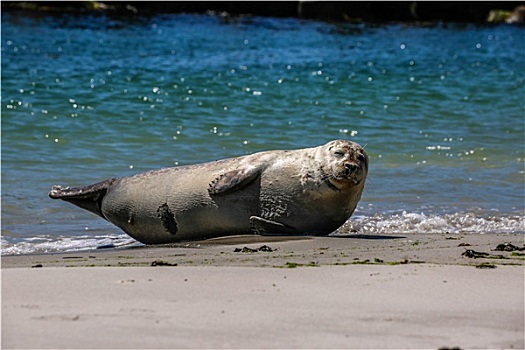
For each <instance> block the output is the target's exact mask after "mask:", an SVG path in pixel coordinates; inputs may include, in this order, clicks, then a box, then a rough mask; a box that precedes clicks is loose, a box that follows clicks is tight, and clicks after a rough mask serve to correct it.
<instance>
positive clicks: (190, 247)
mask: <svg viewBox="0 0 525 350" xmlns="http://www.w3.org/2000/svg"><path fill="white" fill-rule="evenodd" d="M524 237H525V236H524V235H523V234H487V235H480V234H475V235H454V234H436V235H429V234H410V235H397V236H364V235H351V236H346V237H261V236H238V237H227V238H221V239H214V240H208V241H200V242H192V243H181V244H172V245H169V246H155V247H151V246H142V247H136V248H128V249H110V250H96V251H89V252H73V253H49V254H35V255H23V256H3V257H2V269H1V272H2V316H3V318H2V348H5V349H8V348H55V349H66V348H67V349H71V348H78V349H80V348H143V349H146V348H171V349H174V348H229V349H233V348H374V349H378V348H381V349H383V348H384V349H386V348H407V349H416V348H431V349H438V348H453V347H458V348H461V349H466V348H515V349H518V348H523V347H524V345H525V344H524V343H525V341H524V336H523V330H524V318H523V310H524V300H523V295H524V290H523V288H524V274H523V271H524V269H523V267H524V257H523V255H522V254H523V253H524V251H521V250H518V251H512V252H510V251H498V250H495V248H496V247H497V246H498V245H500V244H504V243H510V244H512V245H513V246H514V247H517V248H522V247H523V238H524ZM467 244H469V245H467ZM508 246H509V245H508ZM509 247H510V246H509ZM467 250H470V251H471V252H477V253H480V254H482V253H486V254H489V256H486V255H483V254H482V255H483V257H481V258H474V257H468V254H464V253H465V251H467ZM478 267H479V268H478Z"/></svg>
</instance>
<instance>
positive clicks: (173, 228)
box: [157, 203, 178, 235]
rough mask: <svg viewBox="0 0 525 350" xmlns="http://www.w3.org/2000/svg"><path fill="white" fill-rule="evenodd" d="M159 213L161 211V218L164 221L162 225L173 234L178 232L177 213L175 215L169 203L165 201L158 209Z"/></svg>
mask: <svg viewBox="0 0 525 350" xmlns="http://www.w3.org/2000/svg"><path fill="white" fill-rule="evenodd" d="M157 213H159V218H160V220H161V221H162V226H164V228H165V229H166V231H168V232H169V233H171V234H172V235H175V234H177V230H178V228H177V221H175V215H173V212H172V211H171V210H170V207H169V206H168V203H164V204H163V205H161V206H160V207H159V209H157Z"/></svg>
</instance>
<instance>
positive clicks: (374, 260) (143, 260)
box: [1, 233, 525, 269]
mask: <svg viewBox="0 0 525 350" xmlns="http://www.w3.org/2000/svg"><path fill="white" fill-rule="evenodd" d="M505 243H509V244H511V245H512V246H514V247H516V248H518V249H519V248H521V249H523V248H524V247H525V235H523V234H520V233H514V234H478V233H476V234H450V233H442V234H426V233H421V234H412V233H411V234H398V235H362V234H348V235H338V236H331V237H326V236H325V237H318V236H258V235H243V236H230V237H222V238H214V239H209V240H202V241H194V242H182V243H173V244H166V245H145V246H139V247H121V248H118V247H117V248H107V249H95V250H88V251H78V252H58V253H36V254H24V255H6V256H2V257H1V262H2V269H6V268H17V267H18V268H20V267H82V266H84V267H95V266H137V267H139V266H149V265H151V264H152V263H153V262H154V261H157V260H162V261H164V262H165V263H166V264H171V265H174V264H176V265H178V266H201V265H203V266H211V265H215V266H252V267H288V266H287V263H290V264H296V266H303V265H310V266H321V265H353V264H375V265H398V264H407V263H418V264H424V263H432V264H446V265H468V266H478V265H481V264H489V265H494V266H497V265H520V266H523V265H525V250H518V249H516V250H512V251H510V249H508V248H506V249H507V250H509V251H505V250H497V248H498V246H499V245H502V244H505ZM262 247H264V248H263V249H261V248H262ZM467 251H471V253H468V252H467ZM485 254H487V255H486V256H484V255H485Z"/></svg>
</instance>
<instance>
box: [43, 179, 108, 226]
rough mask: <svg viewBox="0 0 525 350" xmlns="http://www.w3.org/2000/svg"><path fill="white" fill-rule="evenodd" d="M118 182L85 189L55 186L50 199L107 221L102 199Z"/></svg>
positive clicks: (90, 186)
mask: <svg viewBox="0 0 525 350" xmlns="http://www.w3.org/2000/svg"><path fill="white" fill-rule="evenodd" d="M116 180H117V178H113V179H109V180H105V181H102V182H97V183H96V184H93V185H88V186H84V187H73V188H69V187H65V188H64V187H62V186H53V187H52V188H51V191H50V192H49V197H51V198H53V199H62V200H65V201H66V202H69V203H72V204H74V205H76V206H78V207H80V208H82V209H86V210H88V211H90V212H92V213H95V214H97V215H98V216H100V217H102V218H104V219H105V217H104V214H102V209H101V206H102V199H103V198H104V196H105V195H106V193H107V191H108V189H109V188H110V187H111V185H113V183H115V181H116Z"/></svg>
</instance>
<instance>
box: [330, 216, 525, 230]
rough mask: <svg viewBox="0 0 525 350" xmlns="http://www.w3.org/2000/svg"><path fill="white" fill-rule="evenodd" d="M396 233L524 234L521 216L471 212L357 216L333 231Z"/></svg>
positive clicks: (523, 221)
mask: <svg viewBox="0 0 525 350" xmlns="http://www.w3.org/2000/svg"><path fill="white" fill-rule="evenodd" d="M349 232H352V233H360V234H397V233H447V232H448V233H479V234H484V233H525V217H524V216H519V215H516V216H490V217H478V216H476V214H474V213H468V214H464V213H461V214H460V213H454V214H443V215H434V214H430V215H426V214H425V213H407V212H402V213H401V214H393V215H390V216H385V215H381V214H376V215H373V216H368V217H367V216H356V217H354V218H351V219H350V220H349V221H347V222H346V223H345V224H344V225H343V226H342V227H341V228H339V229H338V230H337V231H336V233H339V234H344V233H349Z"/></svg>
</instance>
